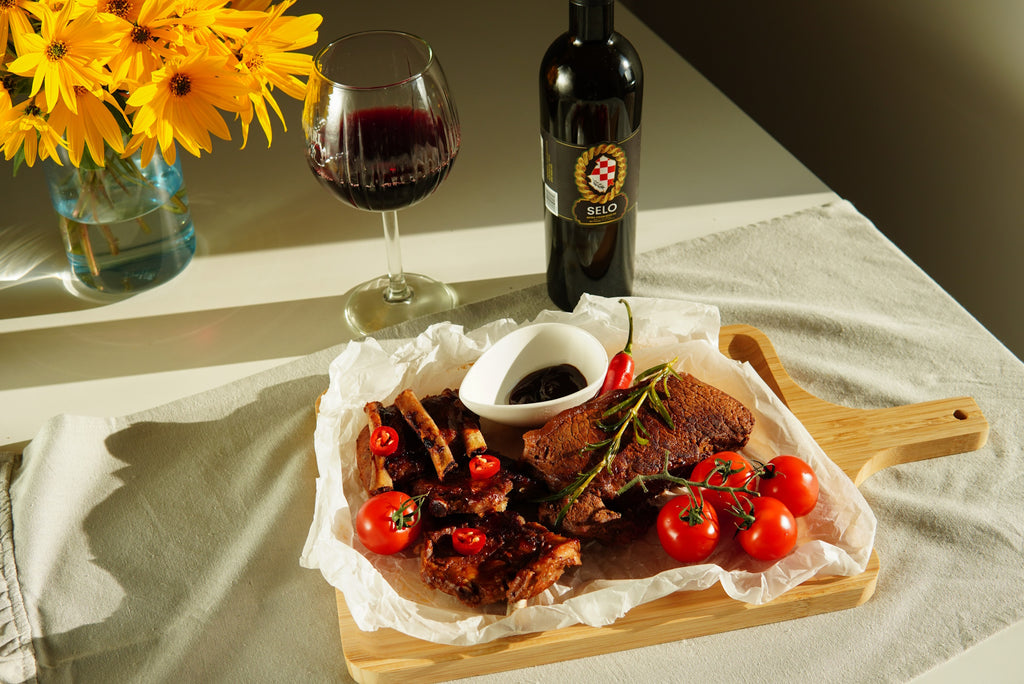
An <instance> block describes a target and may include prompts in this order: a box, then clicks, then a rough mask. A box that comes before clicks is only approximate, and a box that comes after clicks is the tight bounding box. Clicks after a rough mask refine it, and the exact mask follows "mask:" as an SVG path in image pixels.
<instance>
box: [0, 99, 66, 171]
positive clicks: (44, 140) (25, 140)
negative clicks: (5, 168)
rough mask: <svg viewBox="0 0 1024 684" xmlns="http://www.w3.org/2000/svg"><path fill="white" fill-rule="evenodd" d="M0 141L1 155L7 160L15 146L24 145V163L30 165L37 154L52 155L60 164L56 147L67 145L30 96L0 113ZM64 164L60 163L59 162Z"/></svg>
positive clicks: (49, 156) (44, 157) (50, 156)
mask: <svg viewBox="0 0 1024 684" xmlns="http://www.w3.org/2000/svg"><path fill="white" fill-rule="evenodd" d="M0 145H2V146H3V150H4V158H5V159H7V161H10V160H11V159H13V158H14V155H16V154H17V153H18V150H20V149H24V151H25V163H26V164H28V165H29V166H32V165H33V164H35V163H36V156H37V155H38V157H39V158H40V159H53V160H54V161H56V162H57V163H58V164H60V163H61V162H60V158H59V157H58V156H57V148H58V147H66V144H65V143H64V140H62V139H61V137H60V133H58V132H57V131H56V130H54V129H53V127H52V126H51V125H50V124H49V123H48V122H47V120H46V118H45V117H44V112H43V110H42V109H40V108H39V107H38V106H37V105H36V103H35V98H30V99H28V100H25V101H24V102H22V103H20V104H17V105H15V106H13V107H11V108H10V109H9V110H7V111H6V112H5V113H3V114H0ZM61 166H63V164H61Z"/></svg>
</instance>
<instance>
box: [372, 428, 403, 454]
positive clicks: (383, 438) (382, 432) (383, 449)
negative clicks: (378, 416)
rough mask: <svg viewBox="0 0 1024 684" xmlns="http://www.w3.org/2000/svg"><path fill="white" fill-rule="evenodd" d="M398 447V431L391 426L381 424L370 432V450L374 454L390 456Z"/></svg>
mask: <svg viewBox="0 0 1024 684" xmlns="http://www.w3.org/2000/svg"><path fill="white" fill-rule="evenodd" d="M397 449H398V431H397V430H395V428H393V427H388V426H387V425H381V426H379V427H376V428H374V429H373V432H372V433H370V451H371V452H373V455H374V456H380V457H381V458H383V457H385V456H390V455H391V454H393V453H395V451H396V450H397Z"/></svg>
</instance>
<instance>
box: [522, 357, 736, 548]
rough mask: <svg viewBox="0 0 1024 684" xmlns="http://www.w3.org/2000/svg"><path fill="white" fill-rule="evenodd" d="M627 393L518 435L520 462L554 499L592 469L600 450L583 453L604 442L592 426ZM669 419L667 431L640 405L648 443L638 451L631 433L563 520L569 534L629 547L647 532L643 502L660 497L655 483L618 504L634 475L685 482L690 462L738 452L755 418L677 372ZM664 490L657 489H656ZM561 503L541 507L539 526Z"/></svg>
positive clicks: (603, 397) (597, 401) (618, 392)
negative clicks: (664, 476) (664, 474)
mask: <svg viewBox="0 0 1024 684" xmlns="http://www.w3.org/2000/svg"><path fill="white" fill-rule="evenodd" d="M628 393H629V390H616V391H613V392H608V393H606V394H603V395H600V396H598V397H595V398H594V399H591V400H590V401H588V402H586V403H584V404H582V405H580V406H578V407H576V408H572V409H568V410H566V411H563V412H562V413H560V414H558V415H557V416H555V417H554V418H552V419H551V420H550V421H549V422H548V423H547V424H546V425H544V426H543V427H541V428H539V429H537V430H532V431H529V432H527V433H525V434H524V435H523V442H524V449H523V461H524V462H525V463H526V464H528V465H529V467H530V468H532V470H533V471H534V472H536V473H537V474H538V476H539V477H540V478H541V479H542V480H544V482H545V483H546V484H547V486H548V487H549V489H550V490H551V491H552V492H558V491H561V490H563V489H565V488H566V487H568V486H569V485H570V484H572V483H573V481H574V480H576V478H577V477H578V476H579V475H580V473H584V472H587V471H588V470H590V469H591V468H592V467H593V466H594V465H595V464H597V463H598V462H599V461H600V460H601V458H602V457H603V455H604V451H602V450H586V449H585V447H586V446H587V445H590V444H596V443H598V442H601V441H602V440H604V439H606V438H607V436H608V435H607V434H606V433H605V432H604V431H603V430H602V429H601V428H600V427H598V424H599V423H600V421H601V419H602V415H603V414H604V413H605V411H606V410H607V409H609V408H610V407H612V406H615V405H616V404H618V403H620V402H621V401H623V400H624V399H625V397H626V396H627V394H628ZM662 398H663V401H664V404H665V407H666V408H667V409H668V412H669V414H670V415H671V416H672V422H673V426H674V427H673V428H671V429H670V428H669V426H668V425H667V424H666V423H665V422H664V420H663V419H662V418H661V417H660V416H659V415H658V413H657V412H656V411H655V410H653V409H652V408H650V406H649V404H645V405H644V407H643V408H642V409H641V410H640V422H641V423H642V425H643V426H644V428H646V431H647V437H648V440H649V441H648V443H647V444H640V443H639V442H637V441H636V440H635V439H634V438H633V434H632V429H629V430H628V431H627V433H626V436H625V438H624V440H623V444H622V447H621V449H620V451H619V452H618V454H616V455H615V457H614V460H613V461H612V463H611V467H610V469H608V470H602V471H601V472H600V473H599V474H598V475H597V476H596V477H595V478H594V480H593V481H592V482H591V483H590V485H589V486H588V487H587V490H586V492H585V496H581V497H580V498H579V499H578V500H577V501H576V502H575V503H574V504H573V506H572V507H571V508H570V509H569V511H568V513H567V514H566V516H565V518H564V519H563V521H562V530H563V531H565V532H566V533H568V534H572V535H574V536H579V537H582V538H587V539H600V540H602V541H606V542H620V541H628V540H629V539H632V538H634V537H636V536H637V535H638V533H642V532H643V530H645V529H646V526H647V524H648V521H649V519H650V517H651V511H650V510H648V507H647V506H646V505H645V501H646V499H649V498H650V497H651V496H653V495H654V494H656V493H657V492H658V491H659V488H658V486H657V483H651V484H653V485H655V486H653V487H652V486H648V490H649V491H648V492H647V493H643V492H642V490H640V488H638V487H634V488H632V489H631V490H629V491H628V492H627V493H626V494H625V495H624V496H623V497H618V496H617V492H618V491H619V489H621V488H622V487H623V486H624V485H625V484H626V483H628V482H629V481H630V480H632V479H633V477H635V476H636V475H653V474H656V473H659V472H661V471H662V469H663V468H664V467H665V458H666V455H667V456H668V469H669V472H671V473H672V474H674V475H677V476H685V475H687V474H688V473H689V471H690V470H692V468H693V466H694V465H696V463H697V462H698V461H700V460H702V459H704V458H706V457H707V456H710V455H712V454H714V453H716V452H718V451H724V450H735V449H739V448H740V447H742V446H743V445H745V444H746V443H747V440H748V439H749V437H750V431H751V429H752V428H753V426H754V417H753V415H752V414H751V413H750V411H749V410H747V408H746V407H744V406H743V405H742V404H741V403H740V402H738V401H736V399H734V398H733V397H731V396H729V395H728V394H726V393H725V392H722V391H721V390H719V389H717V388H715V387H712V386H711V385H708V384H706V383H703V382H701V381H700V380H698V379H697V378H695V377H693V376H692V375H689V374H686V373H683V374H680V376H679V377H674V376H672V377H670V378H669V380H668V392H667V396H665V395H664V394H663V395H662ZM662 489H663V487H662ZM566 501H567V499H563V500H561V501H555V502H552V503H549V504H546V505H545V506H543V507H542V511H541V521H542V522H545V523H548V524H552V523H553V522H554V521H555V519H556V517H557V515H558V512H559V511H560V510H561V509H562V507H563V506H564V505H565V503H566Z"/></svg>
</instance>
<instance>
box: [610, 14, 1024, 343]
mask: <svg viewBox="0 0 1024 684" xmlns="http://www.w3.org/2000/svg"><path fill="white" fill-rule="evenodd" d="M622 1H623V4H624V5H625V6H626V7H628V8H629V9H630V10H632V11H633V12H634V13H635V14H636V15H637V16H638V17H639V18H640V19H642V20H643V21H644V22H645V23H646V24H647V25H648V26H650V27H652V28H653V29H654V30H655V31H656V32H657V33H658V34H659V35H660V36H661V37H662V38H663V39H664V40H665V41H666V42H668V43H669V44H670V45H672V47H673V48H675V49H676V50H677V51H678V52H679V53H680V54H681V55H682V56H683V57H684V58H685V59H687V61H689V62H690V63H691V64H692V65H693V66H694V67H695V68H697V69H698V70H699V71H700V72H701V73H702V74H703V75H704V76H705V77H706V78H708V80H710V81H711V82H712V83H713V84H714V85H715V86H717V87H718V88H719V89H720V90H721V91H722V92H723V93H724V94H725V95H726V96H728V97H729V98H730V99H732V100H733V101H734V102H735V103H736V104H737V105H738V106H739V107H741V108H742V109H743V110H744V111H745V112H746V113H747V114H748V115H749V116H750V117H751V118H753V119H754V120H755V121H757V123H758V124H760V125H761V126H762V127H763V128H764V129H765V130H767V131H768V133H770V134H771V135H772V136H773V137H775V139H776V140H778V141H779V142H780V143H782V145H783V146H785V147H786V148H787V149H788V150H789V151H790V152H791V153H792V154H793V155H795V156H796V157H797V158H798V159H799V160H800V161H801V162H803V163H804V164H805V165H806V166H807V167H808V168H809V169H810V170H811V171H812V172H813V173H814V174H815V175H817V176H818V177H819V178H821V179H822V180H823V181H824V182H825V183H827V184H828V185H829V187H831V188H832V189H833V190H834V191H835V192H837V193H838V194H839V195H841V196H843V197H844V198H846V199H848V200H850V201H851V202H853V203H854V204H855V205H856V206H857V208H858V209H859V210H860V211H861V212H862V213H864V214H865V215H866V216H867V217H868V218H870V219H871V220H872V221H873V222H874V223H875V225H876V226H877V227H878V228H879V230H881V231H882V232H883V233H885V234H886V235H887V236H888V237H889V238H890V239H891V240H893V242H895V243H896V244H897V245H898V246H899V247H900V248H901V249H902V250H903V251H904V252H906V253H907V254H908V255H909V256H910V257H911V258H912V259H913V260H914V261H915V262H917V263H918V264H919V265H920V266H921V267H922V268H923V269H924V270H925V271H927V272H928V274H929V275H931V276H932V277H933V278H934V279H935V280H936V281H938V282H939V284H940V285H942V287H943V288H944V289H945V290H946V291H947V292H949V293H950V294H951V295H952V296H953V297H955V298H956V299H957V300H958V301H959V302H960V303H961V304H963V305H964V307H966V308H967V309H968V310H969V311H970V312H971V313H972V314H973V315H974V316H975V317H976V318H978V320H979V321H981V323H982V324H984V325H985V326H986V327H987V328H988V329H989V330H990V331H991V332H992V333H993V334H995V335H996V336H997V337H998V338H999V339H1000V340H1002V341H1003V343H1004V344H1006V345H1007V346H1008V347H1009V348H1010V350H1011V351H1013V352H1014V353H1015V354H1016V355H1017V357H1018V358H1020V357H1024V318H1022V317H1021V316H1020V315H1019V312H1020V311H1022V310H1024V268H1022V267H1021V257H1022V256H1024V230H1022V227H1024V226H1022V224H1024V193H1022V192H1021V185H1022V181H1024V42H1021V41H1020V38H1019V32H1020V29H1021V28H1024V5H1015V4H1013V3H995V2H982V3H957V2H940V3H935V2H929V1H928V0H907V1H905V2H900V3H891V2H888V0H862V1H860V2H857V3H818V2H812V1H808V0H804V1H803V2H782V1H781V0H768V1H765V2H758V3H745V2H744V3H740V2H736V1H732V2H728V1H727V2H717V3H703V2H697V1H695V0H622Z"/></svg>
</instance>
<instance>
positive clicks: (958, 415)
mask: <svg viewBox="0 0 1024 684" xmlns="http://www.w3.org/2000/svg"><path fill="white" fill-rule="evenodd" d="M953 417H954V418H956V419H957V420H967V413H966V412H965V411H964V410H963V409H957V410H956V411H953Z"/></svg>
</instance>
